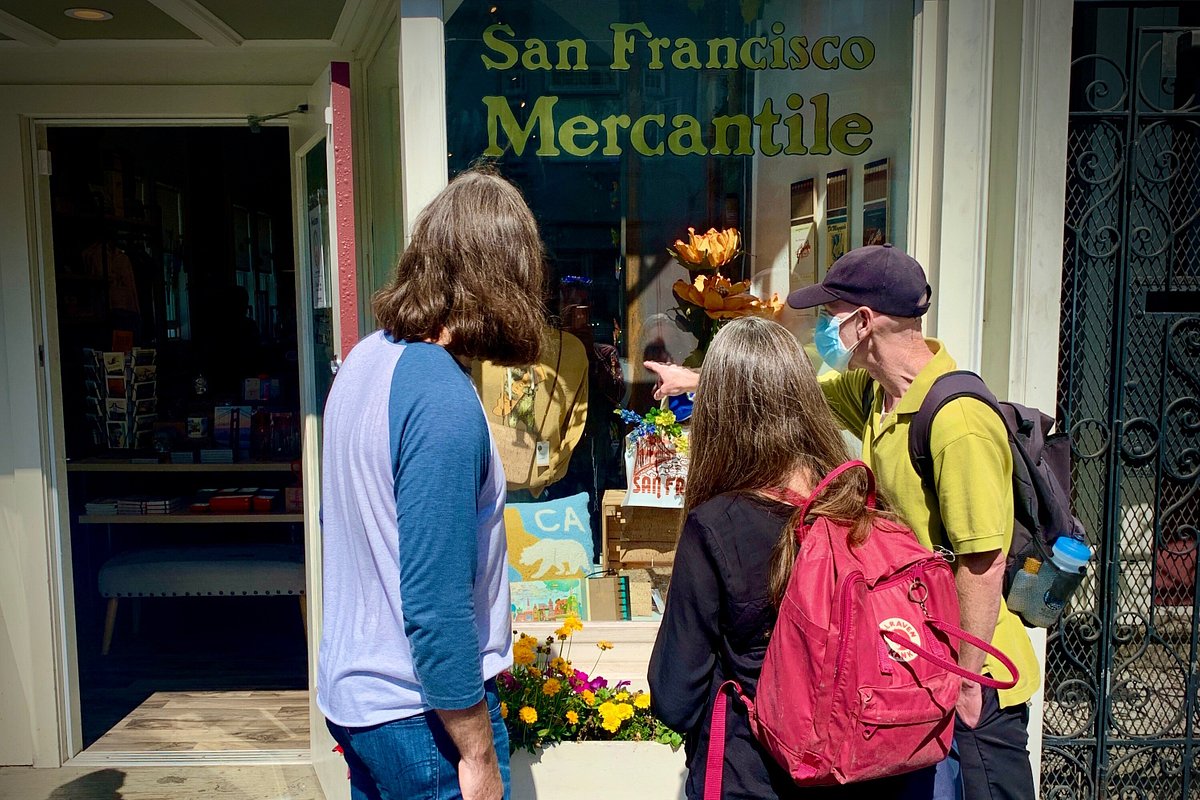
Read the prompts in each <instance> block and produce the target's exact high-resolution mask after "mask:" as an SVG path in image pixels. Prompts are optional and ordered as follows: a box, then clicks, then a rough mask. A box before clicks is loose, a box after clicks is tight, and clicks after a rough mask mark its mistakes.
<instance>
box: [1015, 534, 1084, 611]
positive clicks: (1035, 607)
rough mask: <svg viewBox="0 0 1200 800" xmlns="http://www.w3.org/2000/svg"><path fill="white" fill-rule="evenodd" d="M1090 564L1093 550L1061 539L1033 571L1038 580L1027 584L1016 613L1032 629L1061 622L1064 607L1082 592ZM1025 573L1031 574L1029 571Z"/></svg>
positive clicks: (1081, 544)
mask: <svg viewBox="0 0 1200 800" xmlns="http://www.w3.org/2000/svg"><path fill="white" fill-rule="evenodd" d="M1091 560H1092V548H1091V547H1089V546H1088V544H1087V543H1086V542H1083V541H1080V540H1079V539H1076V538H1074V537H1071V536H1060V537H1058V538H1057V539H1056V540H1055V541H1054V548H1053V550H1052V551H1051V554H1050V558H1049V559H1048V560H1047V561H1046V562H1045V563H1043V564H1042V565H1041V566H1040V568H1038V569H1036V570H1033V571H1032V573H1033V574H1035V575H1036V580H1034V581H1029V580H1027V581H1026V582H1025V585H1026V586H1025V591H1024V592H1022V595H1023V597H1022V602H1019V603H1017V604H1016V605H1017V606H1019V607H1018V608H1013V610H1014V611H1018V612H1019V613H1020V614H1021V616H1022V617H1024V618H1025V621H1026V622H1028V623H1029V624H1030V625H1036V626H1038V627H1042V628H1048V627H1050V626H1051V625H1053V624H1054V623H1055V622H1057V621H1058V617H1059V615H1061V614H1062V611H1063V607H1064V606H1066V604H1067V601H1068V600H1070V599H1071V595H1072V594H1074V593H1075V590H1076V589H1078V588H1079V584H1080V583H1081V582H1082V581H1083V576H1084V575H1085V574H1086V571H1087V565H1088V562H1089V561H1091ZM1024 571H1026V572H1029V571H1030V570H1029V569H1028V567H1027V568H1026V570H1024ZM1015 585H1016V581H1015V580H1014V586H1015Z"/></svg>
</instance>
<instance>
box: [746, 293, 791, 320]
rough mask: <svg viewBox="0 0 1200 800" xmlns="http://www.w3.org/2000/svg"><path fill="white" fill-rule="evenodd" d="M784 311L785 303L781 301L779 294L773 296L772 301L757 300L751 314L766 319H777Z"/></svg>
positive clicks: (751, 308)
mask: <svg viewBox="0 0 1200 800" xmlns="http://www.w3.org/2000/svg"><path fill="white" fill-rule="evenodd" d="M782 311H783V301H782V300H780V299H779V294H778V293H775V294H772V295H771V299H770V300H759V299H758V298H755V300H754V303H753V304H752V305H751V307H750V313H752V314H754V315H755V316H758V317H764V318H765V319H777V318H778V317H779V315H780V313H781V312H782Z"/></svg>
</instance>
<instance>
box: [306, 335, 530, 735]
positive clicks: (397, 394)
mask: <svg viewBox="0 0 1200 800" xmlns="http://www.w3.org/2000/svg"><path fill="white" fill-rule="evenodd" d="M504 492H505V484H504V468H503V466H502V465H501V463H500V457H499V455H497V453H496V450H495V445H494V444H493V442H492V438H491V432H490V430H489V428H488V425H487V421H486V419H485V417H484V411H483V406H482V404H481V402H480V400H479V395H478V394H477V393H476V391H475V387H474V386H473V385H472V383H471V379H470V376H469V375H468V374H467V372H466V371H465V370H464V369H463V368H462V366H460V365H459V363H458V362H457V361H456V360H455V359H454V357H453V356H451V355H450V353H449V352H447V351H446V350H445V349H444V348H442V347H440V346H438V345H435V344H428V343H423V342H422V343H417V342H397V341H395V340H393V339H391V338H390V337H388V336H387V335H385V334H384V333H382V332H376V333H374V334H372V335H370V336H368V337H367V338H366V339H364V340H362V341H361V342H359V343H358V344H357V345H355V347H354V349H353V350H352V351H350V354H349V355H348V356H347V358H346V361H345V363H343V364H342V366H341V367H340V368H339V369H338V374H337V379H336V380H335V381H334V382H333V388H332V390H331V391H330V393H329V399H328V401H327V402H326V405H325V422H324V443H323V458H322V487H321V519H322V529H323V533H324V575H323V581H324V587H323V603H324V612H323V622H322V626H323V628H322V636H321V649H320V654H319V657H318V663H317V705H318V706H319V707H320V709H321V711H322V712H323V713H324V714H325V716H326V717H327V718H328V719H329V720H330V721H331V722H333V723H335V724H337V725H343V726H345V727H351V728H353V727H366V726H369V725H378V724H380V723H384V722H390V721H392V720H397V719H401V718H404V717H410V716H414V715H416V714H420V713H422V712H424V711H427V710H429V709H431V708H434V709H461V708H469V707H470V706H473V705H475V704H476V703H478V702H479V701H480V700H482V699H483V683H484V681H485V680H487V679H489V678H493V677H495V676H496V675H497V674H499V673H500V672H501V671H503V670H504V669H507V668H508V667H509V666H510V665H511V664H512V623H511V612H510V601H509V589H508V564H507V560H508V552H507V544H506V541H505V536H504Z"/></svg>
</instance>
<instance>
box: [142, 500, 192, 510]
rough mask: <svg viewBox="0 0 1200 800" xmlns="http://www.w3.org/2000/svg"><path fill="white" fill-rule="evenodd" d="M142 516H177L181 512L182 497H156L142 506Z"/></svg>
mask: <svg viewBox="0 0 1200 800" xmlns="http://www.w3.org/2000/svg"><path fill="white" fill-rule="evenodd" d="M142 508H143V509H144V510H143V511H142V513H143V514H177V513H179V512H180V511H182V510H183V498H182V497H158V498H154V499H151V500H146V502H144V503H143V504H142Z"/></svg>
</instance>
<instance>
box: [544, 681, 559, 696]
mask: <svg viewBox="0 0 1200 800" xmlns="http://www.w3.org/2000/svg"><path fill="white" fill-rule="evenodd" d="M561 691H562V684H561V683H559V681H558V678H549V679H547V681H546V682H545V683H543V684H542V694H544V695H546V696H547V697H554V695H556V694H558V693H559V692H561Z"/></svg>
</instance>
